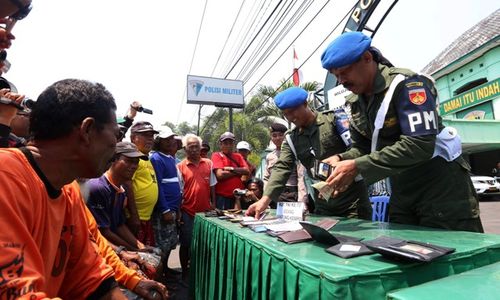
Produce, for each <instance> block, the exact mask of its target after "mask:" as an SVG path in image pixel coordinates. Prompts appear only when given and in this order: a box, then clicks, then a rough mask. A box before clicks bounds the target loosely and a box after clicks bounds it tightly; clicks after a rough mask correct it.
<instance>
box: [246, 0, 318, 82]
mask: <svg viewBox="0 0 500 300" xmlns="http://www.w3.org/2000/svg"><path fill="white" fill-rule="evenodd" d="M305 3H306V2H303V4H305ZM311 5H312V2H309V3H307V6H306V7H305V8H303V9H302V10H301V11H299V10H300V9H301V8H302V7H300V8H299V9H298V10H297V11H296V12H295V14H294V15H293V16H292V18H291V19H290V20H288V22H287V23H286V24H285V26H284V27H283V28H282V29H281V31H280V32H279V33H278V35H277V36H276V37H275V39H274V40H273V41H272V42H271V43H269V46H268V47H267V49H266V50H265V51H264V53H263V54H261V56H260V57H259V59H258V60H257V62H256V63H255V64H254V66H253V67H252V68H251V69H250V70H249V71H248V72H247V74H246V75H245V77H244V78H243V81H244V82H245V83H246V82H248V80H249V79H250V78H251V77H252V76H253V74H254V73H255V72H256V71H257V70H258V68H260V66H261V65H262V64H263V63H264V62H265V61H266V60H267V58H268V57H269V54H270V53H272V52H273V51H274V49H276V47H277V46H278V45H279V43H280V42H281V41H282V40H283V39H284V38H285V36H287V35H288V33H289V32H290V30H291V29H292V28H293V27H294V26H295V24H296V23H297V22H298V21H299V20H300V18H302V16H303V15H304V14H305V12H306V11H307V10H308V9H309V8H310V6H311ZM285 51H286V50H285ZM282 55H283V54H282Z"/></svg>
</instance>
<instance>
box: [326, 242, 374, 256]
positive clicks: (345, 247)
mask: <svg viewBox="0 0 500 300" xmlns="http://www.w3.org/2000/svg"><path fill="white" fill-rule="evenodd" d="M325 251H326V252H329V253H331V254H334V255H337V256H340V257H343V258H349V257H355V256H360V255H365V254H372V253H373V251H372V250H370V249H368V247H366V246H365V245H363V244H362V243H361V242H345V243H340V244H337V245H335V246H331V247H330V248H327V249H325Z"/></svg>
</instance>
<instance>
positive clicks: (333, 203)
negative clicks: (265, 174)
mask: <svg viewBox="0 0 500 300" xmlns="http://www.w3.org/2000/svg"><path fill="white" fill-rule="evenodd" d="M307 98H308V94H307V92H306V91H305V90H304V89H302V88H298V87H292V88H289V89H287V90H285V91H283V92H281V93H279V94H278V95H276V97H275V98H274V102H275V104H276V106H277V107H278V108H279V109H281V111H282V112H283V115H284V117H285V118H286V119H287V120H288V121H290V122H292V123H294V124H295V126H296V127H295V128H294V129H293V130H291V131H290V132H288V133H287V134H286V137H285V141H284V142H283V143H282V144H281V152H280V154H279V158H278V160H277V162H276V163H275V164H274V166H273V169H272V172H271V174H270V177H269V179H268V181H267V184H266V185H265V187H264V195H263V196H262V198H261V199H260V200H259V201H258V202H256V203H254V204H252V205H251V206H250V207H249V208H248V210H247V215H254V214H255V216H256V217H257V218H258V217H259V216H260V213H261V212H263V211H264V210H265V209H266V208H267V207H268V205H269V204H270V203H271V201H277V200H278V199H279V198H280V195H281V194H282V192H283V191H284V190H285V188H286V183H287V181H288V179H289V178H290V174H291V173H292V172H293V171H292V170H296V169H297V161H299V162H300V163H301V164H302V165H303V166H304V167H305V169H306V171H307V173H308V175H309V177H310V178H316V180H318V179H317V178H318V176H317V172H316V171H317V170H316V169H315V166H317V165H318V162H320V161H321V160H322V159H325V158H328V157H330V156H332V155H335V154H337V153H341V152H344V151H346V150H347V148H348V145H346V144H345V143H344V141H343V139H342V138H341V136H340V131H339V130H338V128H337V127H338V126H337V123H336V122H335V121H336V115H335V113H334V112H333V111H326V112H319V113H317V112H315V111H312V110H311V108H309V106H308V104H307ZM312 196H313V198H314V200H315V201H314V205H315V211H314V212H315V213H316V214H321V215H329V216H341V217H359V218H363V219H371V205H370V202H369V200H368V192H367V190H366V186H365V184H364V183H363V181H362V180H361V181H357V182H356V183H354V184H352V185H350V187H349V188H348V189H346V190H345V191H343V192H342V193H341V194H340V195H338V196H337V198H336V199H319V197H318V195H317V194H313V195H312ZM299 198H301V197H299ZM311 207H312V204H311V203H310V205H309V208H311Z"/></svg>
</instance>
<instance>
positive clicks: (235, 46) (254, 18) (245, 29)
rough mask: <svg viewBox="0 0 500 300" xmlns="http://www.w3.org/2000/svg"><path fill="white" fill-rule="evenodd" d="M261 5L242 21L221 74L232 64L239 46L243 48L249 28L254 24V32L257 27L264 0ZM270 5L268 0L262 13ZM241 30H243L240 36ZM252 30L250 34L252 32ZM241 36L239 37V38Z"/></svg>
mask: <svg viewBox="0 0 500 300" xmlns="http://www.w3.org/2000/svg"><path fill="white" fill-rule="evenodd" d="M261 1H262V0H261ZM256 3H257V2H254V5H255V4H256ZM260 3H261V5H260V8H259V9H258V10H257V9H256V10H255V13H254V14H253V15H252V14H249V15H248V16H247V18H246V19H245V21H244V22H243V26H242V28H241V30H240V32H239V33H238V36H237V37H236V43H234V44H233V46H232V47H231V50H230V51H229V53H232V55H231V58H230V59H229V60H226V62H227V63H226V64H225V65H226V67H225V68H224V71H221V74H225V73H226V72H227V70H229V68H230V67H231V65H232V64H233V62H234V60H235V59H236V57H237V56H238V54H239V50H238V49H239V48H243V46H242V45H246V41H247V38H249V37H250V36H251V35H250V31H251V29H252V28H253V27H254V24H256V25H255V28H254V30H253V32H255V29H256V28H257V25H258V24H259V23H260V20H261V19H262V17H261V19H259V21H258V22H257V23H255V22H256V21H257V18H258V16H259V14H260V12H261V11H262V9H263V8H264V5H265V4H266V0H263V1H262V2H260ZM270 5H271V2H269V5H268V6H267V7H266V9H265V11H264V12H263V14H262V15H264V14H265V13H266V12H267V10H268V8H269V6H270ZM253 8H254V6H252V9H251V10H250V11H253ZM250 15H252V17H251V18H250V20H251V21H250V22H249V23H248V26H246V25H247V20H249V18H248V17H249V16H250ZM242 32H245V33H244V34H243V36H242ZM253 32H252V34H253ZM240 37H241V38H240ZM220 77H222V75H220Z"/></svg>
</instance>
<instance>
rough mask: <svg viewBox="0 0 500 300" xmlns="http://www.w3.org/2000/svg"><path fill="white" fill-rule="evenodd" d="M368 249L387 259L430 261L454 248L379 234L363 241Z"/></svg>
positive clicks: (451, 251)
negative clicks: (372, 238)
mask: <svg viewBox="0 0 500 300" xmlns="http://www.w3.org/2000/svg"><path fill="white" fill-rule="evenodd" d="M363 244H365V245H366V246H367V247H368V248H369V249H370V250H372V251H374V252H377V253H380V254H382V255H383V256H385V257H387V258H389V259H396V260H403V261H413V262H414V261H419V262H430V261H433V260H434V259H436V258H438V257H441V256H443V255H446V254H449V253H453V252H455V248H448V247H442V246H437V245H434V244H430V243H423V242H419V241H406V240H401V239H395V238H390V237H387V236H381V237H378V238H376V239H374V240H370V241H363Z"/></svg>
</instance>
